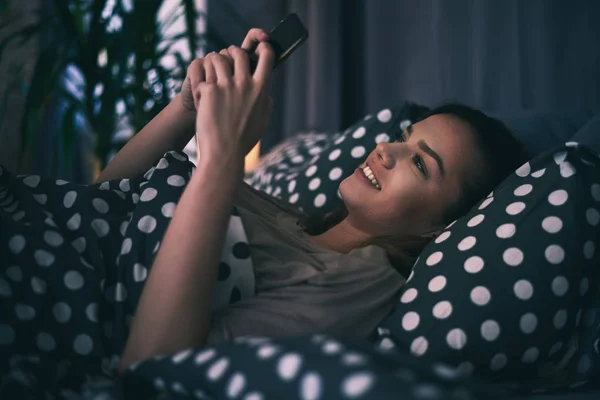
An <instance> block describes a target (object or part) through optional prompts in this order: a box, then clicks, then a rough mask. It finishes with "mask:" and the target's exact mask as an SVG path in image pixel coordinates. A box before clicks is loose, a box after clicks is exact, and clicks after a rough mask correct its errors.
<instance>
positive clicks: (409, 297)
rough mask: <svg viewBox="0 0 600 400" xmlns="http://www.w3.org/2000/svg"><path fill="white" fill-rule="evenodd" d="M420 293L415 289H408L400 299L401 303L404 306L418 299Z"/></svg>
mask: <svg viewBox="0 0 600 400" xmlns="http://www.w3.org/2000/svg"><path fill="white" fill-rule="evenodd" d="M417 294H418V291H417V289H415V288H409V289H407V290H406V291H405V292H404V293H403V294H402V297H400V301H401V302H402V303H404V304H407V303H410V302H411V301H413V300H414V299H416V298H417Z"/></svg>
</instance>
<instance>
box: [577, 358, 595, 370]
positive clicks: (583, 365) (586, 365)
mask: <svg viewBox="0 0 600 400" xmlns="http://www.w3.org/2000/svg"><path fill="white" fill-rule="evenodd" d="M591 365H592V363H591V361H590V357H589V356H588V355H587V354H583V355H582V356H581V358H580V359H579V363H578V364H577V372H579V373H580V374H584V373H586V372H587V371H589V369H590V367H591Z"/></svg>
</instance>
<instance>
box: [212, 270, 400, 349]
mask: <svg viewBox="0 0 600 400" xmlns="http://www.w3.org/2000/svg"><path fill="white" fill-rule="evenodd" d="M348 273H349V274H350V271H348ZM371 273H372V271H371ZM355 278H356V279H344V280H341V281H338V282H337V283H336V284H333V285H329V284H327V282H328V283H331V281H323V283H324V284H311V283H310V282H306V283H303V284H299V285H293V286H286V287H280V288H275V289H272V290H268V291H263V292H259V293H258V294H257V295H256V296H255V297H252V298H250V299H247V300H243V301H240V302H238V303H234V304H231V305H229V306H227V307H224V308H222V309H220V310H217V311H215V312H214V313H213V314H212V317H211V327H210V330H209V334H208V339H207V344H208V345H214V344H217V343H220V342H223V341H230V340H233V339H234V338H236V337H239V336H266V337H290V336H305V335H312V334H316V333H325V334H328V335H331V336H334V337H338V338H348V339H365V338H367V337H368V335H369V334H370V333H371V332H372V331H373V330H374V329H375V328H376V327H377V325H378V324H379V323H380V322H381V320H382V319H383V318H384V317H385V316H386V315H387V314H388V313H389V312H390V311H391V309H392V307H393V305H394V303H395V302H396V301H397V299H396V297H397V294H398V292H399V290H400V288H401V286H402V282H403V280H402V279H401V277H400V275H399V274H398V273H397V272H395V271H383V272H382V271H379V274H378V276H376V278H375V279H373V276H372V277H371V280H366V281H365V280H364V279H360V276H355Z"/></svg>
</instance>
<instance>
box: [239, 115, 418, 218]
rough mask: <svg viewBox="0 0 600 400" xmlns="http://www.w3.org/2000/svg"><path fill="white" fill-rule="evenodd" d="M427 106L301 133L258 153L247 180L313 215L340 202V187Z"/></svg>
mask: <svg viewBox="0 0 600 400" xmlns="http://www.w3.org/2000/svg"><path fill="white" fill-rule="evenodd" d="M426 110H427V109H426V108H425V107H422V106H418V105H416V104H413V103H403V104H401V105H399V106H397V107H395V108H385V109H383V110H381V111H379V112H377V113H376V115H374V116H373V115H367V116H366V117H365V118H363V119H361V120H360V121H358V122H357V123H355V124H354V125H353V126H351V127H350V128H348V129H346V130H345V131H344V132H341V133H339V132H338V133H333V132H332V133H317V132H304V133H299V134H297V135H295V136H294V137H292V138H289V139H287V140H285V141H284V142H283V143H281V144H280V145H278V146H277V147H275V148H274V149H273V150H272V151H270V152H269V153H268V154H266V155H265V156H263V157H262V158H261V162H260V163H259V165H258V167H257V168H256V169H255V170H254V171H253V172H252V173H250V174H248V175H247V176H246V178H245V181H246V183H248V184H249V185H251V186H253V187H254V188H256V189H258V190H262V191H264V192H265V193H267V194H270V195H272V196H274V197H277V198H279V199H282V200H285V201H287V202H289V203H291V204H295V205H297V206H298V207H300V208H301V209H302V210H303V211H305V212H307V213H310V214H313V215H324V214H326V213H328V212H331V211H334V210H336V209H337V208H338V207H339V206H340V205H341V198H340V197H339V193H338V186H339V184H340V182H341V181H342V180H344V178H346V177H347V176H349V175H351V174H352V173H353V172H354V170H355V169H356V167H357V166H358V164H360V163H361V162H362V160H363V159H364V158H365V157H366V156H367V155H368V154H369V153H370V152H371V151H372V150H373V149H374V148H375V146H377V143H379V142H388V141H390V140H394V138H395V135H397V134H399V133H401V132H402V131H403V130H404V129H405V128H406V126H408V125H409V124H411V123H412V122H414V121H416V120H417V119H418V118H419V117H420V116H421V115H422V114H423V113H424V112H425V111H426Z"/></svg>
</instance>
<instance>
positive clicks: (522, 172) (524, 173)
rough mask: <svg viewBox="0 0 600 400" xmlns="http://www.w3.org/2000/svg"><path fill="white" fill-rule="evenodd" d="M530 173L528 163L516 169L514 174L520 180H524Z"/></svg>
mask: <svg viewBox="0 0 600 400" xmlns="http://www.w3.org/2000/svg"><path fill="white" fill-rule="evenodd" d="M530 172H531V166H530V165H529V163H528V162H526V163H525V164H523V165H521V166H520V167H519V168H517V170H516V171H515V174H517V175H518V176H520V177H521V178H524V177H526V176H527V175H529V173H530Z"/></svg>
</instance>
